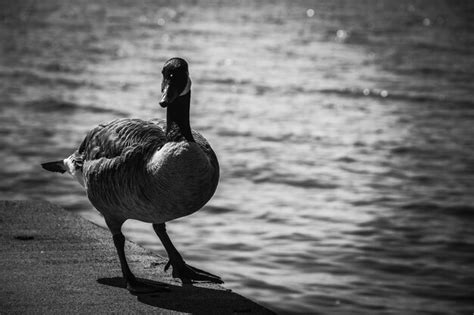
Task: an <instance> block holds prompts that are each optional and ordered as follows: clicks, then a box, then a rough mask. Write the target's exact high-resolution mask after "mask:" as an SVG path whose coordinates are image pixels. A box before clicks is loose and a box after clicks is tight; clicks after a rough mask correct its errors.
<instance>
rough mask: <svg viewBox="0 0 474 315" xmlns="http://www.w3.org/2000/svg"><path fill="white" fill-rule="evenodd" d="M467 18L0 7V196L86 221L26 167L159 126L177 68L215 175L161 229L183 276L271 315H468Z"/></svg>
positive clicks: (472, 69)
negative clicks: (90, 134) (108, 124)
mask: <svg viewBox="0 0 474 315" xmlns="http://www.w3.org/2000/svg"><path fill="white" fill-rule="evenodd" d="M473 3H474V2H470V1H428V0H426V1H407V0H404V1H351V0H346V1H232V2H231V1H209V0H203V1H200V0H198V1H173V2H171V1H170V3H166V2H163V1H131V0H122V1H112V0H96V1H71V0H70V1H59V0H57V1H24V0H21V1H1V2H0V21H1V24H0V41H1V42H0V44H1V49H0V96H1V97H0V112H1V118H0V133H1V139H0V148H1V149H0V150H1V151H0V161H1V162H2V163H1V166H0V178H1V180H0V192H1V198H2V199H46V200H50V201H53V202H56V203H59V204H61V205H63V206H64V207H66V208H67V209H68V210H71V211H76V212H79V213H81V214H82V215H84V216H85V217H87V218H89V219H91V220H94V221H96V222H100V220H101V219H100V217H98V216H97V214H96V213H95V212H94V210H92V208H91V206H90V204H89V203H88V201H87V198H86V197H85V196H84V193H83V192H82V190H81V188H80V187H79V185H78V184H77V183H75V182H73V181H72V180H71V179H70V178H68V177H67V176H60V175H58V174H52V173H48V172H45V171H43V170H41V169H40V167H39V163H40V162H42V161H48V160H51V159H57V158H59V157H64V156H67V155H68V154H70V153H71V152H72V151H73V149H74V148H75V147H76V146H77V145H78V144H79V143H80V141H81V139H82V137H83V136H84V135H85V133H86V131H87V130H89V129H90V128H91V127H93V126H95V125H96V124H98V123H100V122H105V121H109V120H112V119H114V118H117V117H140V118H148V117H161V118H164V117H165V112H164V111H163V110H162V109H160V108H159V106H158V103H157V101H158V97H159V94H160V93H159V84H160V80H161V75H160V70H161V66H162V64H163V62H164V61H165V60H166V59H168V58H169V57H172V56H182V57H184V58H186V59H187V60H188V61H189V63H190V71H191V77H192V79H193V97H192V103H193V104H192V119H191V123H192V126H193V127H194V128H195V129H197V130H199V131H201V132H202V133H203V134H204V135H205V136H206V137H207V138H208V139H209V141H210V142H211V143H212V145H213V148H214V149H215V151H216V152H217V154H218V156H219V159H220V162H221V167H222V179H221V182H220V186H219V188H218V191H217V193H216V196H215V197H214V198H213V199H212V200H211V202H209V204H208V205H207V206H206V207H205V208H204V209H203V210H202V211H200V212H198V213H197V214H195V215H192V216H190V217H187V218H184V219H180V220H178V221H176V222H174V223H173V222H172V223H170V224H169V229H170V231H171V237H172V238H173V239H174V241H175V243H176V245H177V247H178V248H179V249H180V250H181V251H182V253H183V255H184V256H185V258H186V259H187V260H188V261H189V262H190V263H192V264H194V265H196V266H199V267H202V268H205V269H208V270H209V271H212V272H215V273H217V274H219V275H221V276H222V277H223V278H224V279H225V280H226V283H227V285H228V286H229V287H231V288H233V289H235V290H237V292H240V293H242V294H244V295H247V296H249V297H251V298H253V299H255V300H256V301H259V302H262V303H264V304H265V305H268V306H269V307H271V308H272V309H274V310H276V311H279V312H281V313H293V312H301V313H326V314H425V313H426V314H472V312H474V302H473V301H474V88H473V86H474V58H473V56H474V4H473ZM127 231H128V232H127V233H128V234H127V235H128V236H129V237H130V238H132V239H134V240H136V241H138V242H140V243H141V244H143V245H145V246H148V247H149V248H152V249H155V250H156V251H158V252H159V253H162V254H163V253H164V252H163V250H162V247H161V245H160V244H159V242H158V241H157V238H156V237H155V236H154V235H153V234H152V232H151V229H150V228H149V226H145V225H143V224H138V223H136V222H130V223H129V224H127Z"/></svg>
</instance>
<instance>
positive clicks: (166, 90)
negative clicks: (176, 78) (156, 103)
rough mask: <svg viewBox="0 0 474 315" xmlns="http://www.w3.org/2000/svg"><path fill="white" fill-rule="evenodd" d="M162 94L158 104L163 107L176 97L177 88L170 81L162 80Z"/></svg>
mask: <svg viewBox="0 0 474 315" xmlns="http://www.w3.org/2000/svg"><path fill="white" fill-rule="evenodd" d="M161 91H162V92H163V95H162V96H161V100H160V106H161V107H163V108H165V107H166V106H168V105H169V104H171V103H173V101H174V100H175V99H176V98H177V97H178V90H177V89H176V88H175V87H174V86H173V85H171V84H170V82H166V81H164V82H163V85H162V89H161Z"/></svg>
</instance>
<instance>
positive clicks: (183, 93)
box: [179, 76, 191, 96]
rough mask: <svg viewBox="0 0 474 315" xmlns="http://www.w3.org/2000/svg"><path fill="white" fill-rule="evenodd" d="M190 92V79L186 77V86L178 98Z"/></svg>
mask: <svg viewBox="0 0 474 315" xmlns="http://www.w3.org/2000/svg"><path fill="white" fill-rule="evenodd" d="M189 91H191V78H190V77H189V76H188V83H187V84H186V87H185V88H184V90H183V92H181V94H179V96H183V95H186V94H188V93H189Z"/></svg>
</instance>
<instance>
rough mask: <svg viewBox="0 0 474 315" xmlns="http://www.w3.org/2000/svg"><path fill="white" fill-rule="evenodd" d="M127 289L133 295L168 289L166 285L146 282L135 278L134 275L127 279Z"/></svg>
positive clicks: (167, 290)
mask: <svg viewBox="0 0 474 315" xmlns="http://www.w3.org/2000/svg"><path fill="white" fill-rule="evenodd" d="M127 290H128V291H129V292H130V293H131V294H133V295H139V294H151V293H158V292H169V291H170V289H169V287H168V286H167V285H160V284H158V283H147V282H145V281H141V280H137V279H136V278H135V277H134V278H131V279H128V280H127Z"/></svg>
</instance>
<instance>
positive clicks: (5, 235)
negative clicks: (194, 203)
mask: <svg viewBox="0 0 474 315" xmlns="http://www.w3.org/2000/svg"><path fill="white" fill-rule="evenodd" d="M126 251H127V253H128V255H127V256H128V259H129V262H130V266H131V268H132V270H134V271H135V274H136V275H137V276H138V277H140V278H146V279H151V280H153V281H157V282H164V283H167V284H169V289H170V291H169V292H162V293H157V294H153V295H141V296H134V295H131V294H130V293H129V292H128V291H127V290H126V289H125V288H124V283H123V279H122V278H121V272H120V265H119V262H118V257H117V254H116V252H115V248H114V246H113V243H112V238H111V235H110V233H109V231H107V230H105V229H102V228H100V227H98V226H95V225H93V224H92V223H90V222H88V221H86V220H84V219H82V218H80V217H79V216H76V215H74V214H71V213H68V212H66V211H65V210H63V209H61V208H60V207H58V206H55V205H52V204H50V203H47V202H38V201H34V202H31V201H0V270H1V273H0V283H1V284H2V285H1V286H0V314H12V313H21V314H24V313H46V314H51V313H57V314H71V313H87V314H103V313H153V314H180V313H193V314H271V312H270V311H269V310H267V309H265V308H264V307H262V306H260V305H258V304H256V303H254V302H252V301H250V300H248V299H246V298H244V297H242V296H240V295H238V294H235V293H233V292H231V291H230V290H226V289H225V288H223V287H222V286H219V285H215V284H199V285H185V286H182V285H181V282H180V281H179V280H174V279H172V278H171V277H170V275H169V271H168V273H164V272H163V267H164V264H165V261H164V260H163V258H161V257H158V256H156V255H154V254H151V253H150V252H148V251H146V250H145V249H143V248H141V247H139V246H137V245H135V244H133V243H130V242H127V245H126Z"/></svg>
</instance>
